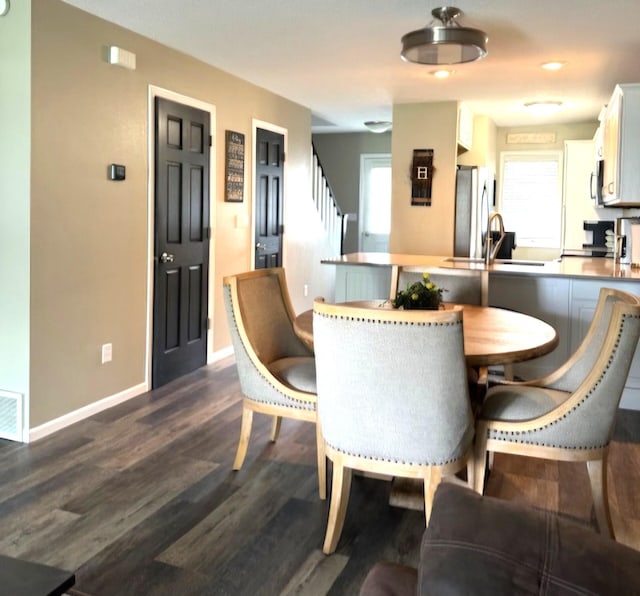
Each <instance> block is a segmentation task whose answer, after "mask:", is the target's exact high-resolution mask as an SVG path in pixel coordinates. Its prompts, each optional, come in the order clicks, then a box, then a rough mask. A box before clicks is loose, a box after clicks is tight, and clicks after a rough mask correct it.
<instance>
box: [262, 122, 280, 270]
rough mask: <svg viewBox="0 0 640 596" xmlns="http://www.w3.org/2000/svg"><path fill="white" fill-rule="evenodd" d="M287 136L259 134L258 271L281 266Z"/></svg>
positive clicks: (270, 132) (272, 133)
mask: <svg viewBox="0 0 640 596" xmlns="http://www.w3.org/2000/svg"><path fill="white" fill-rule="evenodd" d="M283 163H284V135H281V134H278V133H275V132H272V131H270V130H264V129H262V128H258V130H257V133H256V210H255V219H256V221H255V226H256V228H255V237H256V253H255V268H256V269H265V268H267V267H281V266H282V233H283V225H282V221H283V220H282V207H283V204H284V194H283V193H284V185H283V180H284V166H283Z"/></svg>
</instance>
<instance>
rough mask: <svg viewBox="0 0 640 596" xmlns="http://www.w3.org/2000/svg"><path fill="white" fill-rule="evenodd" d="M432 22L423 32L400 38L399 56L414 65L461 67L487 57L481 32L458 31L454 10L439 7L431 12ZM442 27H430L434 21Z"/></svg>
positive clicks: (408, 34)
mask: <svg viewBox="0 0 640 596" xmlns="http://www.w3.org/2000/svg"><path fill="white" fill-rule="evenodd" d="M431 14H432V15H433V17H434V20H433V21H431V23H429V25H427V26H426V27H425V28H424V29H417V30H416V31H411V32H410V33H407V34H406V35H403V36H402V40H401V41H402V52H400V56H401V57H402V59H403V60H406V61H407V62H417V63H418V64H461V63H463V62H473V61H474V60H478V59H480V58H484V57H485V56H486V55H487V41H488V39H489V38H488V37H487V34H486V33H485V32H484V31H480V30H479V29H469V28H468V27H461V26H460V25H459V24H458V22H457V21H456V18H457V17H458V16H460V14H462V13H461V11H460V9H459V8H456V7H455V6H443V7H441V8H434V9H433V10H432V11H431ZM436 19H437V20H439V21H441V23H442V25H437V26H432V25H433V23H434V22H435V20H436Z"/></svg>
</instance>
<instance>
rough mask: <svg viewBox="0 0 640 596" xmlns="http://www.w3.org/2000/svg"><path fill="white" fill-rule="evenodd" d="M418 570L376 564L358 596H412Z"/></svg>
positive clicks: (381, 562) (416, 582) (393, 564)
mask: <svg viewBox="0 0 640 596" xmlns="http://www.w3.org/2000/svg"><path fill="white" fill-rule="evenodd" d="M417 584H418V570H417V569H415V568H413V567H407V566H406V565H399V564H398V563H390V562H389V561H380V562H379V563H376V564H375V565H374V566H373V567H372V568H371V570H370V571H369V573H368V574H367V577H366V578H365V580H364V582H363V584H362V587H361V588H360V596H414V595H415V594H416V587H417Z"/></svg>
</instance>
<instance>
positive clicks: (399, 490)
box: [293, 300, 559, 511]
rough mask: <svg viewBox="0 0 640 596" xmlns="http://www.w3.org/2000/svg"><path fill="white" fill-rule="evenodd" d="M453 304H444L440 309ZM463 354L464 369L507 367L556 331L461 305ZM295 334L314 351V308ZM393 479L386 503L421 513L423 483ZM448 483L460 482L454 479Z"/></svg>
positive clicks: (384, 304) (514, 315)
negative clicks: (465, 367) (464, 360)
mask: <svg viewBox="0 0 640 596" xmlns="http://www.w3.org/2000/svg"><path fill="white" fill-rule="evenodd" d="M343 304H348V305H351V306H354V307H359V308H375V309H377V308H393V306H392V305H391V302H390V301H388V300H384V301H383V300H360V301H353V302H346V303H343ZM453 306H454V305H453V304H450V303H445V304H444V305H443V307H444V308H445V309H446V308H452V307H453ZM459 306H462V321H463V326H462V332H463V337H464V354H465V358H466V362H467V366H468V367H470V368H474V369H479V368H481V367H487V366H490V365H498V364H501V365H505V366H509V365H511V364H513V363H515V362H522V361H524V360H530V359H532V358H537V357H539V356H544V355H545V354H548V353H549V352H551V351H552V350H553V349H554V348H555V347H556V346H557V345H558V342H559V338H558V334H557V332H556V330H555V329H554V328H553V327H552V326H551V325H549V324H548V323H546V322H544V321H541V320H540V319H536V318H535V317H532V316H530V315H525V314H523V313H519V312H516V311H513V310H506V309H504V308H497V307H493V306H476V305H471V304H461V305H459ZM293 327H294V330H295V332H296V334H297V335H298V337H300V338H301V339H302V340H303V341H304V342H305V343H306V344H307V345H308V346H309V347H310V348H311V349H313V309H311V310H307V311H304V312H302V313H301V314H299V315H298V316H297V317H296V318H295V319H294V322H293ZM389 480H393V485H392V489H391V493H390V495H389V504H390V505H392V506H394V507H401V508H406V509H415V510H418V511H420V510H423V509H424V495H423V487H422V481H419V480H416V479H413V478H395V479H392V478H389ZM449 480H450V481H457V482H460V483H461V484H464V483H462V482H461V481H460V480H459V479H458V478H457V477H452V478H450V479H449Z"/></svg>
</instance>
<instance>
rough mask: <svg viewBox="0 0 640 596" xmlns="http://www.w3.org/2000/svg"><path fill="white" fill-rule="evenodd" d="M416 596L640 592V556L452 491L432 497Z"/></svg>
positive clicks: (536, 513) (563, 524) (553, 521)
mask: <svg viewBox="0 0 640 596" xmlns="http://www.w3.org/2000/svg"><path fill="white" fill-rule="evenodd" d="M420 561H421V564H420V569H419V578H418V582H419V592H418V593H419V594H439V595H443V596H446V595H451V594H465V595H466V594H547V595H550V596H551V595H555V594H632V593H634V594H635V593H640V553H639V552H638V551H635V550H633V549H631V548H628V547H626V546H624V545H622V544H618V543H617V542H614V541H613V540H610V539H608V538H606V537H604V536H601V535H600V534H597V533H596V532H595V531H594V530H592V529H590V528H587V527H584V526H582V525H580V524H579V523H578V522H575V521H573V520H569V519H566V518H562V517H560V516H558V515H557V514H555V513H552V512H546V511H540V510H537V509H533V508H530V507H526V506H523V505H519V504H516V503H512V502H509V501H504V500H500V499H496V498H492V497H482V496H480V495H478V494H477V493H475V492H473V491H471V490H469V489H467V488H463V487H460V486H456V485H453V484H446V483H445V484H441V485H440V486H439V487H438V490H437V491H436V495H435V498H434V503H433V510H432V514H431V519H430V522H429V527H428V528H427V530H426V531H425V534H424V537H423V541H422V550H421V557H420Z"/></svg>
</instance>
